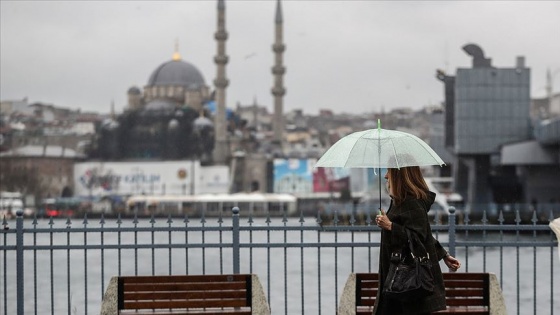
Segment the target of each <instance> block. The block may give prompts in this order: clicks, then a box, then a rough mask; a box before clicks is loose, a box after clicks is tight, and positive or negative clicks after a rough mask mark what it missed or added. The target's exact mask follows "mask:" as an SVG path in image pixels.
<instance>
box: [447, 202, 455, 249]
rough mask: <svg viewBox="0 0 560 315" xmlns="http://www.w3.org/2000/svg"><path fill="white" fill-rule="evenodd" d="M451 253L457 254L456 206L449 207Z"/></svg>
mask: <svg viewBox="0 0 560 315" xmlns="http://www.w3.org/2000/svg"><path fill="white" fill-rule="evenodd" d="M447 221H448V222H449V254H451V256H455V224H456V222H455V207H449V220H447Z"/></svg>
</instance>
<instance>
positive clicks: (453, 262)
mask: <svg viewBox="0 0 560 315" xmlns="http://www.w3.org/2000/svg"><path fill="white" fill-rule="evenodd" d="M443 262H445V264H446V265H447V267H449V269H451V270H452V271H457V269H459V268H461V262H460V261H459V260H458V259H457V258H455V257H453V256H451V255H449V254H447V256H445V257H443Z"/></svg>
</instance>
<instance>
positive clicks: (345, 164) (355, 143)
mask: <svg viewBox="0 0 560 315" xmlns="http://www.w3.org/2000/svg"><path fill="white" fill-rule="evenodd" d="M364 135H365V133H364V134H362V135H360V137H358V139H362V138H363V137H364ZM357 144H358V140H356V141H355V142H354V144H353V145H352V148H350V150H348V156H350V154H352V151H353V150H354V147H356V145H357ZM364 153H365V152H364ZM349 161H350V159H346V163H344V167H347V165H348V162H349Z"/></svg>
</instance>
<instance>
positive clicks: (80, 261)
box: [0, 218, 560, 315]
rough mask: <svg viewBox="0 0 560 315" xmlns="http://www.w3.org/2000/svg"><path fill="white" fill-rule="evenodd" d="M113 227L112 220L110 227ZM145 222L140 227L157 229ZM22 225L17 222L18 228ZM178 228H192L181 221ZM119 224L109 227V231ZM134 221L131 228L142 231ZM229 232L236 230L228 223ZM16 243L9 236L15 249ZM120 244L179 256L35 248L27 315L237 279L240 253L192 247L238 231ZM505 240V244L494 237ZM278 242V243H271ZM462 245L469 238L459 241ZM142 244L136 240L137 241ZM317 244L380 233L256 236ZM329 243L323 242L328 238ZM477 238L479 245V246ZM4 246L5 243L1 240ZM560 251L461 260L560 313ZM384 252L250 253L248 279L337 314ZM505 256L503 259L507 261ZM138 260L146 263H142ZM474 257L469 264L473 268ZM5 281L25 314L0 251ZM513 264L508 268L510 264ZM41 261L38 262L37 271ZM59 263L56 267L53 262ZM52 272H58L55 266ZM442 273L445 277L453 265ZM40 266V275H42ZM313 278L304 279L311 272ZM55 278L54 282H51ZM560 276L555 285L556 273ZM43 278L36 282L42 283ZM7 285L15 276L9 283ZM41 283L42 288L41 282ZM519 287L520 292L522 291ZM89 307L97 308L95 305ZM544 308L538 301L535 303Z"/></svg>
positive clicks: (509, 292)
mask: <svg viewBox="0 0 560 315" xmlns="http://www.w3.org/2000/svg"><path fill="white" fill-rule="evenodd" d="M207 220H208V223H206V226H207V227H215V226H218V223H216V222H215V219H207ZM272 220H273V222H272V223H271V227H272V226H282V225H283V223H282V222H281V219H278V218H276V219H272ZM108 221H110V220H108ZM147 221H148V220H144V221H143V223H141V224H139V226H143V227H148V226H150V224H149V223H148V222H147ZM165 221H166V220H165V219H162V220H159V221H158V222H157V223H156V224H155V226H156V227H158V226H160V227H165V226H167V223H165ZM314 221H315V219H314V218H308V219H306V222H305V223H304V225H305V226H313V225H315V223H314ZM81 223H82V220H75V221H74V222H73V224H72V227H70V228H69V230H71V229H72V228H81V227H83V224H81ZM9 225H10V227H12V228H14V227H15V222H14V221H11V222H10V224H9ZM173 225H174V226H175V225H178V226H184V223H182V221H181V220H180V219H175V222H174V223H173ZM240 225H241V226H242V227H244V226H248V225H249V224H248V223H247V220H246V219H243V218H242V219H241V221H240ZM266 225H267V224H266V223H265V221H264V220H261V219H258V220H256V221H255V223H253V226H266ZM287 225H295V226H300V223H299V222H298V220H297V219H292V218H290V222H288V223H287ZM25 226H26V228H33V226H32V225H31V221H27V220H26V221H25ZM109 226H116V224H115V223H111V222H108V223H107V224H106V225H105V228H107V227H109ZM132 226H133V225H132V223H130V220H128V221H127V222H126V223H123V225H122V227H132ZM189 226H192V227H200V226H201V223H200V222H195V220H192V221H191V222H189ZM223 226H226V227H229V226H231V220H229V221H228V220H226V221H225V222H224V223H223ZM53 227H54V228H65V227H66V224H65V220H57V221H55V224H54V226H53ZM93 227H95V228H97V227H99V225H98V221H94V220H90V224H89V225H88V228H93ZM37 228H49V225H48V221H46V220H43V221H40V222H39V224H38V225H37ZM13 237H14V235H13V234H12V235H10V237H9V238H8V242H7V243H8V244H13ZM52 237H53V241H52V243H53V244H55V245H66V244H67V243H69V244H71V245H76V246H79V245H83V244H84V242H87V244H88V245H95V244H97V245H99V244H101V233H99V232H89V233H87V235H86V236H84V233H64V232H62V233H53V235H52ZM120 237H121V238H120V244H123V245H124V244H134V243H135V242H136V243H137V244H152V237H153V243H155V244H168V243H169V239H170V238H171V242H172V244H175V245H176V246H177V248H174V249H172V250H171V254H170V250H169V249H163V248H161V249H153V250H152V249H149V248H143V249H138V250H134V249H122V250H121V251H120V259H121V263H120V265H119V251H118V250H117V249H105V250H103V251H102V250H101V249H90V250H87V251H86V250H84V249H72V250H66V249H55V250H53V251H52V254H51V251H50V250H40V251H37V252H36V258H35V257H34V252H33V251H32V250H26V252H25V256H24V261H25V265H24V274H25V279H24V283H25V301H24V303H25V314H35V311H36V310H37V314H72V315H73V314H99V310H100V307H101V298H102V294H103V292H104V291H105V288H106V286H107V285H108V283H109V280H110V279H111V277H112V276H114V275H118V274H121V275H135V274H139V275H151V274H156V275H165V274H186V273H188V274H215V273H231V272H233V269H232V250H231V248H223V249H220V248H206V249H202V248H190V249H188V250H186V249H185V248H184V245H183V244H185V243H186V242H188V243H189V244H208V245H209V246H215V245H218V244H220V242H223V243H231V232H229V231H225V232H222V233H221V234H220V233H219V232H216V231H206V232H204V233H202V232H200V231H196V232H189V233H187V234H185V233H184V232H172V233H171V235H169V233H167V232H157V233H154V234H153V236H152V233H150V232H141V233H138V234H137V235H136V236H135V235H134V233H132V232H126V233H121V236H120ZM240 237H241V244H247V243H250V241H251V235H250V234H249V233H248V232H246V231H242V234H241V236H240ZM491 237H494V238H497V237H495V236H491ZM519 237H520V240H521V241H531V240H533V237H532V236H531V235H529V236H528V235H524V236H519ZM269 238H270V239H269ZM439 238H440V240H442V241H443V242H445V241H446V240H447V238H446V235H445V234H442V233H440V235H439ZM458 238H459V239H461V238H462V237H461V236H460V235H459V236H458ZM504 238H505V241H508V242H516V241H518V239H517V237H516V236H515V235H507V236H505V237H504ZM135 239H136V241H135ZM302 239H303V242H305V243H309V244H316V243H319V242H320V243H335V242H337V243H360V242H379V233H378V232H372V233H365V232H356V233H353V239H352V233H349V232H338V233H334V232H316V231H305V232H300V231H288V232H286V233H284V232H283V231H278V230H274V231H271V232H270V233H267V232H266V231H257V232H253V233H252V243H253V244H263V245H264V244H267V243H279V244H284V243H288V244H300V243H302ZM319 239H320V240H319ZM471 239H472V238H471ZM538 239H540V240H549V239H550V235H548V234H546V235H539V236H538ZM0 242H1V243H3V242H4V238H3V237H1V236H0ZM50 242H51V241H50V235H49V234H44V233H41V234H37V243H38V244H39V245H48V244H50ZM103 243H104V244H105V245H116V244H118V243H119V235H118V234H117V233H114V232H111V233H109V232H105V233H103ZM25 244H26V245H31V244H33V235H32V234H30V233H26V235H25ZM557 251H558V250H557V248H556V247H555V248H552V249H550V248H536V249H533V247H521V248H516V247H504V248H503V251H502V253H500V248H487V249H486V250H483V248H480V247H476V248H475V247H471V248H468V249H465V248H458V249H457V257H458V258H459V259H461V260H462V262H463V266H464V267H463V268H466V269H463V271H465V270H467V271H471V272H493V273H496V274H497V276H498V279H499V280H501V281H502V282H503V293H504V297H505V302H506V305H507V308H508V313H509V314H523V315H525V314H551V312H552V314H560V295H559V294H558V292H560V281H559V280H558V279H560V274H559V269H560V262H559V259H558V252H557ZM378 253H379V251H378V249H377V247H373V248H371V249H369V248H354V250H352V248H350V247H343V248H338V249H335V248H321V249H320V250H319V249H318V248H317V247H316V246H315V247H306V248H304V250H303V254H302V250H301V248H299V247H293V248H287V249H285V248H270V249H266V248H255V249H252V250H250V249H249V248H246V247H245V248H242V249H241V253H240V256H241V259H240V260H241V261H240V267H241V273H255V274H257V275H258V276H259V278H260V281H261V283H262V285H263V288H264V291H265V294H266V295H267V298H268V300H269V304H270V305H271V309H272V314H335V313H336V306H337V305H336V304H337V300H338V299H339V298H340V296H341V293H342V290H343V288H344V284H345V282H346V279H347V277H348V275H349V274H350V273H351V272H376V271H377V266H378ZM500 255H503V258H502V260H500ZM136 257H137V259H136ZM467 258H468V260H467ZM4 261H6V265H5V266H3V267H2V268H0V279H2V280H3V279H6V280H7V282H6V283H5V284H4V283H2V284H0V314H15V313H16V292H15V290H16V278H15V253H14V252H13V251H10V252H8V253H4V252H0V262H1V264H2V265H3V264H4ZM501 261H503V263H502V264H500V262H501ZM35 262H36V264H35ZM51 262H52V263H51ZM51 266H52V268H51ZM441 266H442V269H443V270H446V269H445V266H444V264H443V262H442V263H441ZM35 268H36V270H35ZM302 270H303V272H302ZM51 273H52V279H53V280H52V282H51ZM551 273H554V278H553V279H551V277H550V275H551ZM35 275H36V276H35ZM4 277H5V278H4ZM35 280H36V282H37V286H36V289H35V287H34V282H35ZM517 283H519V286H517ZM551 285H553V290H554V291H553V293H554V309H553V310H551V306H550V305H551V303H550V299H551V292H550V289H551ZM86 300H87V302H86ZM534 301H536V303H533V302H534Z"/></svg>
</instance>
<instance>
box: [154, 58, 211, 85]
mask: <svg viewBox="0 0 560 315" xmlns="http://www.w3.org/2000/svg"><path fill="white" fill-rule="evenodd" d="M148 86H183V87H185V88H187V89H198V88H200V87H203V86H205V83H204V77H203V76H202V74H201V73H200V71H198V69H197V68H196V67H195V66H193V65H192V64H190V63H188V62H186V61H183V60H180V59H179V58H174V59H173V60H171V61H168V62H165V63H163V64H162V65H160V66H159V67H157V69H156V70H154V72H153V73H152V75H151V76H150V79H149V80H148Z"/></svg>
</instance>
